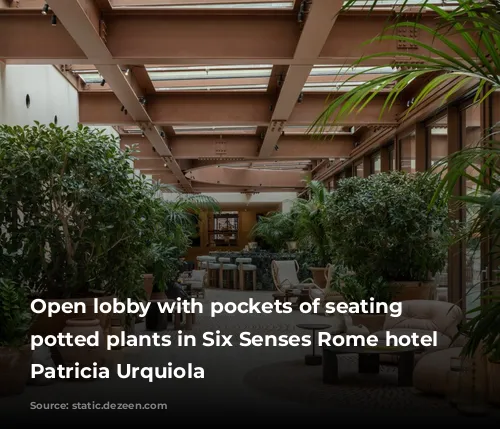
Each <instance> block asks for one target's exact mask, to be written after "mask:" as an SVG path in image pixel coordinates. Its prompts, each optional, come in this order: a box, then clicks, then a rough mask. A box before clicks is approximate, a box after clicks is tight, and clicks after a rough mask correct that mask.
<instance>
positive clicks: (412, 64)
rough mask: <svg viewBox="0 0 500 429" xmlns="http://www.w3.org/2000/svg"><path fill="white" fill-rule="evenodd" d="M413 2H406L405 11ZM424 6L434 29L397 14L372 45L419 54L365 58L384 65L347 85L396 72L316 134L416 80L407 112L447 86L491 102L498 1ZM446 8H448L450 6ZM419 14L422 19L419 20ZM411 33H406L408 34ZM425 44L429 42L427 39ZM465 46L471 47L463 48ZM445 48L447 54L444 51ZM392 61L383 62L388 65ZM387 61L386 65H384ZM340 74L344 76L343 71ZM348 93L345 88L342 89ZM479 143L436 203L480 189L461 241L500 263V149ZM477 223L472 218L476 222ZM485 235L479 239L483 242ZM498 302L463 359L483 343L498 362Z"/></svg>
mask: <svg viewBox="0 0 500 429" xmlns="http://www.w3.org/2000/svg"><path fill="white" fill-rule="evenodd" d="M377 3H378V0H374V2H373V3H372V6H371V8H372V9H373V8H375V7H376V5H377ZM354 4H355V0H348V1H347V2H345V4H344V10H345V9H349V8H350V7H352V6H354ZM406 4H407V2H406V1H405V2H402V4H400V6H401V9H404V6H405V5H406ZM419 6H420V7H421V8H422V9H423V8H427V9H430V10H432V11H434V12H435V14H436V16H437V19H436V20H434V22H433V23H432V24H431V25H430V26H427V25H424V24H422V22H419V20H418V19H417V22H415V21H407V15H405V14H399V13H396V14H395V15H394V16H395V21H392V22H391V23H390V24H389V25H388V28H387V29H386V31H384V32H383V33H381V34H380V35H379V36H378V37H376V38H375V39H373V40H370V41H368V42H367V43H376V42H379V41H391V42H396V43H398V42H402V43H407V42H409V43H412V44H415V45H416V46H417V47H418V48H419V50H420V51H421V52H422V51H423V52H425V53H426V54H425V55H422V54H421V53H419V52H411V51H408V50H405V51H404V52H403V51H400V52H378V53H376V54H374V55H369V56H365V57H362V58H360V59H359V61H357V62H356V63H355V64H354V66H362V65H363V63H366V62H373V60H377V62H378V64H379V66H376V67H368V68H366V69H364V70H363V71H362V73H359V74H354V75H352V76H350V77H349V79H347V80H346V81H345V83H344V84H343V85H349V84H350V82H351V81H356V80H359V79H358V78H359V75H360V74H364V73H369V74H371V73H377V70H380V69H383V68H387V67H393V68H396V72H395V73H391V74H382V75H380V76H379V77H377V78H375V79H372V80H370V81H368V82H366V83H363V84H361V85H359V86H357V87H356V88H354V89H352V90H350V91H348V92H346V93H344V94H342V95H340V96H339V97H336V98H335V99H332V101H331V102H329V104H328V106H327V108H326V109H325V111H324V112H323V113H322V114H321V116H320V117H319V118H318V119H317V121H316V122H315V124H314V125H313V127H312V128H313V129H315V130H316V131H317V132H319V133H322V132H323V131H325V129H326V128H328V127H330V126H332V125H335V123H337V122H339V121H340V120H341V119H342V118H344V117H346V116H347V115H350V114H353V113H358V112H360V111H362V110H363V109H364V108H365V106H366V105H367V104H368V103H369V102H370V100H371V99H372V98H373V97H374V96H376V95H377V94H381V95H384V94H385V97H386V101H385V105H384V107H383V109H382V110H381V115H382V114H383V113H384V111H387V110H388V109H390V108H391V106H392V105H393V104H394V103H395V102H396V101H398V99H399V98H400V97H399V96H400V95H401V94H402V91H403V90H405V88H407V87H408V85H409V84H410V83H411V82H413V81H414V80H415V79H419V80H421V81H422V82H426V83H425V84H424V85H423V87H422V88H421V89H420V90H417V94H416V96H415V98H414V100H413V104H412V105H411V106H410V107H409V109H408V110H407V112H408V113H409V112H411V111H412V110H413V109H415V108H416V107H417V106H419V105H421V103H422V102H423V101H424V100H426V98H427V96H428V95H429V94H430V93H431V92H433V91H434V90H436V89H437V88H438V87H440V86H442V85H443V84H449V86H448V90H447V92H446V93H445V94H444V96H443V102H445V101H447V100H449V99H450V97H451V96H456V95H457V94H458V93H459V92H460V91H461V90H463V89H464V87H466V86H473V85H474V84H476V83H477V86H476V88H475V97H474V101H476V102H479V103H480V102H482V101H484V100H486V99H487V98H488V97H489V96H490V95H491V94H492V93H493V92H494V91H498V89H499V88H500V75H499V73H498V70H499V68H500V51H499V50H498V47H499V46H500V2H499V1H498V0H458V1H457V5H456V6H455V7H454V8H453V10H449V6H448V5H444V6H439V5H432V4H430V2H429V1H428V0H423V1H422V2H420V4H419ZM446 6H447V7H446ZM417 15H418V14H417ZM405 30H406V31H405ZM413 30H418V33H419V34H421V35H424V36H426V37H425V38H423V37H421V38H418V39H417V40H415V39H414V38H411V37H409V36H408V34H409V33H410V32H412V31H413ZM424 39H425V40H426V41H424ZM463 46H465V49H464V48H463ZM440 47H441V49H440ZM384 58H390V62H387V63H385V64H384V61H383V59H384ZM380 60H382V62H380ZM344 72H345V69H344V70H341V71H340V73H341V74H342V73H344ZM339 89H340V91H342V85H341V86H340V88H339ZM492 134H493V136H490V137H489V138H487V139H485V140H483V141H481V142H478V145H477V146H476V147H469V148H465V149H463V150H461V151H459V152H457V153H455V154H453V155H451V156H450V157H448V158H446V159H444V160H443V161H442V162H441V163H439V165H438V166H437V167H436V171H440V170H441V169H442V167H446V168H447V173H446V174H445V176H444V178H443V180H442V182H441V185H440V187H439V189H437V191H436V194H435V198H434V203H435V204H437V205H439V206H440V207H445V206H447V205H448V203H449V199H450V197H452V196H453V190H454V189H455V188H456V186H457V185H460V184H462V183H463V181H464V180H468V181H470V182H471V183H472V185H473V186H474V187H475V188H476V190H475V191H474V192H472V193H469V194H468V195H466V196H464V197H460V198H458V202H459V203H460V204H461V205H462V208H464V209H466V210H468V211H469V213H470V215H468V216H467V218H468V220H467V223H465V224H464V225H461V226H460V229H461V230H462V231H464V233H462V234H460V235H459V236H458V237H457V239H458V240H467V245H468V246H470V243H471V242H472V241H474V242H475V243H476V244H477V246H479V245H480V242H481V241H483V240H484V241H487V242H488V243H489V244H490V248H491V250H490V252H489V255H488V257H489V258H490V259H492V260H494V261H495V260H498V251H499V243H500V241H499V238H500V228H499V227H500V224H499V219H500V216H499V215H500V197H499V196H500V193H499V192H498V189H499V185H500V183H499V179H498V178H499V177H500V176H499V173H500V171H499V167H498V166H499V165H500V162H499V155H500V150H499V145H498V142H497V141H492V140H498V138H497V136H496V134H498V130H492ZM470 219H471V220H470ZM479 237H480V238H481V239H480V240H479ZM482 287H483V290H485V292H484V295H485V297H487V298H490V297H489V295H490V294H491V290H492V289H493V288H496V287H498V280H495V281H493V282H489V283H487V284H483V285H482ZM499 311H500V306H499V305H498V304H490V305H486V306H480V307H478V308H477V309H475V310H474V312H479V313H477V316H475V317H474V318H473V319H471V320H470V321H469V322H467V323H466V325H465V327H464V329H465V330H466V332H467V335H468V336H469V342H468V344H467V346H466V347H465V348H464V353H465V354H467V355H470V356H472V355H473V354H474V352H475V350H476V349H477V347H479V345H480V344H482V345H483V347H484V348H485V350H486V351H487V352H488V353H491V355H492V356H493V357H494V359H496V360H498V359H499V358H500V342H499V337H498V332H499V323H498V321H499V317H500V316H499Z"/></svg>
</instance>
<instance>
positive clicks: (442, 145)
mask: <svg viewBox="0 0 500 429" xmlns="http://www.w3.org/2000/svg"><path fill="white" fill-rule="evenodd" d="M447 154H448V116H446V115H445V116H443V117H442V118H439V119H437V120H436V121H433V122H431V123H430V124H429V125H428V126H427V169H431V168H432V167H433V166H434V165H435V164H436V163H437V162H439V161H440V160H441V159H443V158H445V157H446V156H447ZM443 170H444V167H443V168H441V167H440V172H441V171H443ZM435 172H438V171H437V170H435Z"/></svg>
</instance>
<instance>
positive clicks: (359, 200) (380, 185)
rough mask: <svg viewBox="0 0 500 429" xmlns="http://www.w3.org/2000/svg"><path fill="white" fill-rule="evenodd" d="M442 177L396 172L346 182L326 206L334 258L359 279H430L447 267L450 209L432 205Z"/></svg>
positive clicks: (356, 178)
mask: <svg viewBox="0 0 500 429" xmlns="http://www.w3.org/2000/svg"><path fill="white" fill-rule="evenodd" d="M437 180H438V179H437V177H436V176H433V175H424V174H418V173H417V174H415V175H412V174H406V173H403V172H391V173H383V174H377V175H373V176H370V177H368V178H360V177H353V178H348V179H344V180H341V181H340V182H339V186H338V188H337V189H336V190H335V191H334V192H333V193H332V196H331V199H330V200H329V205H328V209H327V210H326V213H327V215H326V217H327V224H328V231H327V234H328V236H329V238H330V245H331V251H332V253H333V254H334V255H335V257H334V259H336V260H340V261H342V262H343V263H344V264H345V266H346V268H347V269H348V270H351V271H354V272H355V273H356V275H357V277H358V280H359V281H362V283H364V285H365V287H369V286H368V285H367V283H366V282H365V281H364V280H368V283H369V282H372V281H377V279H379V278H382V279H383V280H385V281H387V282H390V281H425V280H428V279H429V274H430V275H434V274H435V273H436V272H439V271H440V270H442V269H443V268H444V266H445V262H446V256H447V249H448V244H449V241H450V236H451V230H450V223H449V220H448V211H447V208H446V207H438V206H434V207H432V208H431V209H430V210H429V208H428V207H429V203H430V201H431V199H432V196H433V194H434V192H435V190H436V188H437Z"/></svg>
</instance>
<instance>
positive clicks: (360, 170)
mask: <svg viewBox="0 0 500 429" xmlns="http://www.w3.org/2000/svg"><path fill="white" fill-rule="evenodd" d="M354 175H355V176H356V177H363V162H360V163H359V164H356V165H355V166H354Z"/></svg>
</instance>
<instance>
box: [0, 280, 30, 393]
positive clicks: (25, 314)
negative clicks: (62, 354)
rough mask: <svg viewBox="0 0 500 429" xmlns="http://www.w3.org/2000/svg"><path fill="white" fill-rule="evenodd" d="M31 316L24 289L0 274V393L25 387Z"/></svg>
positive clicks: (27, 374)
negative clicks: (0, 276)
mask: <svg viewBox="0 0 500 429" xmlns="http://www.w3.org/2000/svg"><path fill="white" fill-rule="evenodd" d="M32 320H33V315H32V313H31V312H30V309H29V304H28V300H27V297H26V292H25V290H24V289H22V288H20V287H19V285H17V284H15V283H14V282H12V281H11V280H8V279H4V278H0V396H4V395H13V394H18V393H22V392H23V391H24V388H25V386H26V383H27V381H28V379H29V374H30V365H31V355H32V352H31V348H30V346H29V344H28V343H29V340H28V338H29V336H28V332H29V330H30V328H31V323H32Z"/></svg>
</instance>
